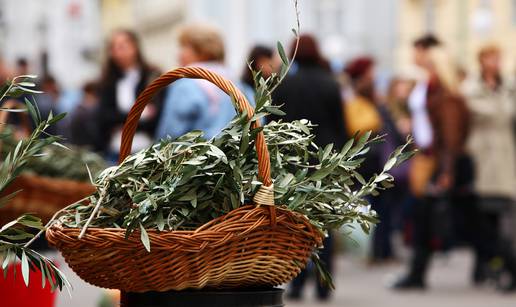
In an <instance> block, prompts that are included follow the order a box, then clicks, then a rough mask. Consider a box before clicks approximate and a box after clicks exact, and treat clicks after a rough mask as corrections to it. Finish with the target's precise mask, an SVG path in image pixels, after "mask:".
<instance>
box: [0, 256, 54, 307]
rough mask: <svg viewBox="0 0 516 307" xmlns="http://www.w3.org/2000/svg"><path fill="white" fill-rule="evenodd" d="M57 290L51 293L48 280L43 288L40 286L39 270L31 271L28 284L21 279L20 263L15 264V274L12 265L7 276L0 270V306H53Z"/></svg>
mask: <svg viewBox="0 0 516 307" xmlns="http://www.w3.org/2000/svg"><path fill="white" fill-rule="evenodd" d="M56 295H57V291H55V292H54V293H52V292H51V291H50V285H49V284H48V282H47V283H46V285H45V288H44V289H42V288H41V272H39V271H31V272H30V279H29V286H28V287H26V286H25V283H24V281H23V276H22V271H21V264H20V263H17V264H16V276H15V274H14V266H13V265H11V266H10V267H9V271H8V273H7V278H4V276H3V275H2V273H1V272H0V298H1V304H0V305H1V306H2V307H3V306H5V307H15V306H16V307H35V306H38V307H53V306H54V303H55V300H56Z"/></svg>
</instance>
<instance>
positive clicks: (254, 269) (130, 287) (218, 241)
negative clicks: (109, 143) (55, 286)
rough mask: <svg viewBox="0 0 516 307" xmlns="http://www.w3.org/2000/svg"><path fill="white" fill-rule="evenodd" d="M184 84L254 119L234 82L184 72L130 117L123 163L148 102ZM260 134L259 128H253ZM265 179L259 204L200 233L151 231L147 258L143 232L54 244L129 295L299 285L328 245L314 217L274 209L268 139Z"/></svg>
mask: <svg viewBox="0 0 516 307" xmlns="http://www.w3.org/2000/svg"><path fill="white" fill-rule="evenodd" d="M180 78H196V79H205V80H208V81H210V82H212V83H214V84H215V85H217V86H218V87H219V88H221V89H222V90H223V91H224V92H226V93H228V94H230V95H232V96H233V98H234V101H235V103H236V107H237V109H238V111H240V112H243V111H246V112H247V115H248V116H249V118H251V117H252V116H253V114H254V110H253V108H252V107H251V106H250V105H249V103H248V102H247V100H246V99H245V97H244V96H243V95H242V93H241V92H240V91H239V90H237V88H236V87H235V86H234V85H233V84H232V83H231V82H229V81H227V80H225V79H224V78H222V77H220V76H218V75H216V74H214V73H212V72H209V71H207V70H204V69H202V68H194V67H189V68H179V69H176V70H173V71H170V72H168V73H166V74H165V75H163V76H161V77H160V78H158V79H156V80H155V81H154V82H152V83H151V84H150V85H149V86H148V87H147V88H146V89H145V90H144V91H143V92H142V94H141V95H140V96H139V97H138V99H137V101H136V102H135V105H134V106H133V108H132V109H131V111H130V112H129V115H128V118H127V121H126V124H125V126H124V130H123V133H122V145H121V148H120V161H122V160H123V159H125V157H127V155H128V154H129V152H130V149H131V145H132V144H131V143H132V136H133V135H134V132H135V130H136V126H137V124H138V119H139V117H140V114H141V112H142V111H143V109H144V108H145V105H146V104H147V102H148V101H149V100H150V99H151V98H152V96H153V95H154V94H155V93H156V92H157V91H158V90H159V89H161V88H163V87H165V86H167V85H168V84H170V83H171V82H173V81H175V80H177V79H180ZM253 125H254V127H259V123H258V122H254V123H253ZM255 145H256V152H257V155H258V177H259V179H260V180H261V181H262V183H263V185H262V188H261V189H260V190H259V191H258V193H257V195H255V196H254V203H255V204H253V205H246V206H243V207H240V208H238V209H236V210H233V211H231V212H230V213H228V214H226V215H224V216H222V217H219V218H217V219H214V220H212V221H211V222H209V223H207V224H205V225H203V226H201V227H199V228H198V229H197V230H195V231H164V232H158V231H156V230H147V232H148V235H149V239H150V241H151V246H152V250H151V252H150V253H149V252H147V251H146V250H145V248H144V246H143V244H142V243H141V241H140V235H139V233H138V231H135V233H133V234H132V235H131V236H129V238H125V230H123V229H110V228H106V229H104V228H90V229H88V230H87V232H86V234H85V236H84V237H82V238H81V239H79V238H78V236H79V233H80V229H77V228H65V227H63V226H61V225H54V226H52V227H51V228H50V229H49V230H47V234H46V235H47V239H48V241H49V242H50V243H51V244H52V245H54V246H55V247H57V248H58V249H59V250H60V251H61V253H62V254H63V256H64V258H65V260H66V262H67V263H68V264H69V265H70V267H71V268H72V269H73V270H74V271H75V272H76V273H77V274H78V275H79V276H80V277H81V278H82V279H84V280H85V281H87V282H89V283H91V284H93V285H95V286H99V287H103V288H114V289H120V290H123V291H128V292H146V291H168V290H183V289H188V288H194V289H200V288H241V287H263V286H276V285H280V284H282V283H285V282H288V281H290V280H291V279H293V278H294V277H295V276H296V275H297V274H298V273H299V272H300V270H301V269H302V268H303V267H304V266H305V265H306V262H307V260H308V257H309V255H310V253H311V252H312V251H313V250H314V248H316V247H317V246H318V245H320V244H321V240H322V235H321V233H320V232H319V231H318V230H317V229H316V228H315V227H314V226H312V225H311V224H310V223H309V221H308V220H307V218H306V217H304V216H302V215H300V214H298V213H295V212H292V211H289V210H286V209H282V208H281V207H276V206H274V197H273V196H274V195H273V192H272V191H273V188H272V180H271V177H270V159H269V152H268V150H267V145H266V144H265V138H264V135H263V133H261V132H260V134H259V135H258V136H257V138H256V141H255Z"/></svg>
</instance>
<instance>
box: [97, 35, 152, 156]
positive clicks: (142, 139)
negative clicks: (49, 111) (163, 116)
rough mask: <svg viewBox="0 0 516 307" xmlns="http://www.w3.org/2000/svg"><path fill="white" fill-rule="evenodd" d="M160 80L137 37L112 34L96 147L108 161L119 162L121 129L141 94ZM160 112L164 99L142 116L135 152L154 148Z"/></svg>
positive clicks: (101, 91) (99, 113) (101, 90)
mask: <svg viewBox="0 0 516 307" xmlns="http://www.w3.org/2000/svg"><path fill="white" fill-rule="evenodd" d="M158 76H159V72H158V71H157V70H156V69H155V68H153V67H152V66H151V65H149V64H148V63H147V61H146V60H145V58H144V57H143V54H142V50H141V48H140V44H139V39H138V37H137V35H136V33H134V32H132V31H130V30H124V29H123V30H117V31H115V32H113V34H112V35H111V37H110V38H109V41H108V44H107V59H106V62H105V65H104V68H103V75H102V78H101V80H100V88H99V106H98V108H97V121H98V125H99V129H98V132H99V136H98V137H97V138H96V140H97V144H96V145H95V149H96V150H97V151H100V152H103V153H104V154H106V155H107V157H108V160H110V161H112V162H114V161H116V159H117V158H118V151H119V148H120V141H121V135H122V127H123V125H124V122H125V119H126V117H127V114H128V113H129V110H130V109H131V107H132V106H133V104H134V102H135V101H136V98H137V97H138V94H140V92H141V91H143V89H144V88H145V87H146V86H147V85H148V84H149V83H150V82H151V81H152V80H153V79H155V78H157V77H158ZM160 109H161V95H157V96H156V97H155V98H154V99H153V100H152V101H151V103H149V104H148V105H147V107H146V108H145V110H144V111H143V113H142V115H141V118H140V122H139V125H138V129H137V130H136V134H135V136H134V142H133V151H136V150H140V149H143V148H146V147H148V146H149V145H150V144H152V142H153V135H154V132H155V129H156V120H157V118H158V116H159V113H160Z"/></svg>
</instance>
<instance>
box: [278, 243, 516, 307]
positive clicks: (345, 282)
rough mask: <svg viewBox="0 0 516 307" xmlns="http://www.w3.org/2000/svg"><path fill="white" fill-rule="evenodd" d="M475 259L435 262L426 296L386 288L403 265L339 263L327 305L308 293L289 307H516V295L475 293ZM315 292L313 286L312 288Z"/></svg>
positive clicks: (460, 255)
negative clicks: (471, 278)
mask: <svg viewBox="0 0 516 307" xmlns="http://www.w3.org/2000/svg"><path fill="white" fill-rule="evenodd" d="M471 261H472V259H471V257H470V254H469V253H468V252H467V251H458V252H454V253H453V254H451V255H450V256H449V257H442V256H441V257H440V258H439V259H436V260H435V261H434V262H433V266H432V270H431V273H430V280H429V284H430V288H429V290H427V291H425V292H415V293H414V292H412V293H396V292H392V291H390V290H389V289H387V288H386V287H385V285H387V284H389V282H391V281H392V280H393V279H394V278H395V277H396V276H397V274H399V273H401V272H403V269H404V268H403V266H401V265H399V264H398V265H389V266H384V267H374V268H367V267H365V266H364V265H363V264H360V263H357V262H356V261H355V262H353V261H350V260H349V259H344V258H341V259H340V260H339V267H338V275H337V281H336V282H337V285H336V286H337V289H338V290H337V292H336V295H335V297H334V299H333V300H332V301H331V302H329V303H325V304H321V303H318V302H317V301H316V300H314V299H313V295H312V293H306V294H308V295H305V297H306V299H307V300H306V301H305V302H304V303H302V304H300V303H296V302H287V306H288V307H308V306H318V305H321V306H346V307H378V306H382V307H391V306H396V307H405V306H407V307H436V306H438V307H459V306H467V307H514V306H516V295H501V294H499V293H497V292H495V291H494V290H492V289H475V288H472V287H471V286H470V284H469V268H470V265H471ZM309 288H310V289H307V290H312V288H313V287H312V285H310V287H309Z"/></svg>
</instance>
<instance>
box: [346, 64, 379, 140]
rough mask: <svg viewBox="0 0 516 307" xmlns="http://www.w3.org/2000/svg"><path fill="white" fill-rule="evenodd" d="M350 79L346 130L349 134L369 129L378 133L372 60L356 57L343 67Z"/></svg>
mask: <svg viewBox="0 0 516 307" xmlns="http://www.w3.org/2000/svg"><path fill="white" fill-rule="evenodd" d="M345 73H346V74H347V75H348V77H349V79H350V81H351V89H352V95H351V98H350V99H349V100H348V101H346V103H345V115H346V124H347V132H348V134H349V135H354V134H355V133H357V132H359V133H364V132H366V131H369V130H371V131H372V132H373V133H378V132H379V131H380V130H381V128H382V118H381V116H380V113H379V112H378V108H377V97H376V92H375V87H374V80H375V74H374V60H373V59H372V58H370V57H367V56H365V57H358V58H356V59H354V60H352V61H351V62H350V63H349V64H348V65H347V66H346V68H345Z"/></svg>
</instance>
